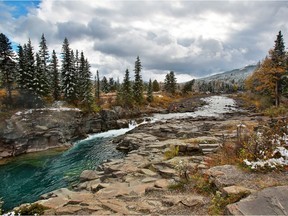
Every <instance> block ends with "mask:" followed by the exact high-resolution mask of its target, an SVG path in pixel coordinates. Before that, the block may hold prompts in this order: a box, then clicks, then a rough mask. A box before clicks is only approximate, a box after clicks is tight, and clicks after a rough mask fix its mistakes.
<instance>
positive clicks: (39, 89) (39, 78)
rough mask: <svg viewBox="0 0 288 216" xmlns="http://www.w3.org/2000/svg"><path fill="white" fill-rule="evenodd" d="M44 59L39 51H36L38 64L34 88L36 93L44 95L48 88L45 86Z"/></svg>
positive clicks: (34, 77)
mask: <svg viewBox="0 0 288 216" xmlns="http://www.w3.org/2000/svg"><path fill="white" fill-rule="evenodd" d="M42 66H43V65H42V59H41V57H40V55H39V54H38V53H36V65H35V73H34V76H33V83H32V85H33V90H34V93H35V94H36V95H39V96H43V95H45V94H46V89H44V88H43V86H44V85H43V84H42V83H43V79H44V76H45V75H44V71H43V67H42Z"/></svg>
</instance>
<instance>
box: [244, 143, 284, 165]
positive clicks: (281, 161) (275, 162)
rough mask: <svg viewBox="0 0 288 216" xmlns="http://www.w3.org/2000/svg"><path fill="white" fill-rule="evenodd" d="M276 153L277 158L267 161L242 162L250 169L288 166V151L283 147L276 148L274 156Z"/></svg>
mask: <svg viewBox="0 0 288 216" xmlns="http://www.w3.org/2000/svg"><path fill="white" fill-rule="evenodd" d="M276 153H279V154H280V157H279V158H270V159H267V160H258V161H249V160H247V159H245V160H244V161H243V162H244V163H245V164H246V165H247V166H249V167H250V168H251V169H254V170H255V169H258V168H265V167H270V168H276V167H279V166H280V167H283V166H288V150H287V149H286V148H284V147H277V148H276V150H275V151H274V155H275V154H276Z"/></svg>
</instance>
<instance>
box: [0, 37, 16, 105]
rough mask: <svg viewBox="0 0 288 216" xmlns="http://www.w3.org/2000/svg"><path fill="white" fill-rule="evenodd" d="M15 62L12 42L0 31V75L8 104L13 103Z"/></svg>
mask: <svg viewBox="0 0 288 216" xmlns="http://www.w3.org/2000/svg"><path fill="white" fill-rule="evenodd" d="M14 72H15V62H14V53H13V51H12V46H11V42H10V41H9V39H8V38H7V37H6V35H4V34H2V33H0V75H1V80H2V85H3V86H4V88H5V89H6V98H7V101H6V102H7V103H6V104H7V105H11V103H12V86H13V82H14V81H15V73H14Z"/></svg>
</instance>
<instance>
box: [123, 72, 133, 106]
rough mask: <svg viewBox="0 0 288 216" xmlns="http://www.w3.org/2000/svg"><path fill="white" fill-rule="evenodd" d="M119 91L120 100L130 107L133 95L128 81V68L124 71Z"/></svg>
mask: <svg viewBox="0 0 288 216" xmlns="http://www.w3.org/2000/svg"><path fill="white" fill-rule="evenodd" d="M121 93H122V101H123V103H124V105H125V106H127V107H131V106H132V105H133V95H132V88H131V81H130V76H129V70H128V69H126V71H125V76H124V79H123V84H122V88H121Z"/></svg>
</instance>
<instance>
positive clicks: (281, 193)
mask: <svg viewBox="0 0 288 216" xmlns="http://www.w3.org/2000/svg"><path fill="white" fill-rule="evenodd" d="M226 214H230V215H288V186H279V187H271V188H266V189H264V190H262V191H259V192H255V193H252V194H251V195H250V196H248V197H247V198H245V199H243V200H240V201H239V202H237V203H234V204H230V205H228V206H227V207H226Z"/></svg>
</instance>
